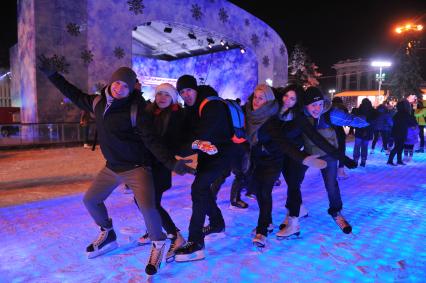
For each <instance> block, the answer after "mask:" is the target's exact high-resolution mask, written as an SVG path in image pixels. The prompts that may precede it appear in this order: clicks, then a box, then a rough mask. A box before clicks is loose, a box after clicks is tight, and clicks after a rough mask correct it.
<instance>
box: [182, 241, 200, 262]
mask: <svg viewBox="0 0 426 283" xmlns="http://www.w3.org/2000/svg"><path fill="white" fill-rule="evenodd" d="M205 257H206V256H205V254H204V244H200V243H195V242H187V243H186V244H185V245H183V246H182V247H181V248H179V249H177V250H176V252H175V261H176V262H185V261H194V260H200V259H204V258H205Z"/></svg>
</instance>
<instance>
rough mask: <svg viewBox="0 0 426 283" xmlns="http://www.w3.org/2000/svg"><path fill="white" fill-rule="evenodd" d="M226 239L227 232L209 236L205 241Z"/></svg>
mask: <svg viewBox="0 0 426 283" xmlns="http://www.w3.org/2000/svg"><path fill="white" fill-rule="evenodd" d="M225 237H226V234H225V231H223V232H219V233H213V234H209V235H207V236H205V237H204V239H205V240H208V241H214V240H219V239H223V238H225Z"/></svg>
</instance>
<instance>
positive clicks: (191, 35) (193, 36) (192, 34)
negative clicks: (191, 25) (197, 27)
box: [188, 31, 197, 39]
mask: <svg viewBox="0 0 426 283" xmlns="http://www.w3.org/2000/svg"><path fill="white" fill-rule="evenodd" d="M188 37H189V38H190V39H197V37H196V36H195V34H194V33H193V32H192V31H191V32H188Z"/></svg>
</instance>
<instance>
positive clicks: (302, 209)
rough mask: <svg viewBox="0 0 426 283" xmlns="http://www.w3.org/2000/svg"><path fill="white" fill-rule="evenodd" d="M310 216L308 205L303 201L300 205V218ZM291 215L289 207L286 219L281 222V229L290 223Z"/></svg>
mask: <svg viewBox="0 0 426 283" xmlns="http://www.w3.org/2000/svg"><path fill="white" fill-rule="evenodd" d="M308 216H309V212H308V210H307V209H306V207H305V206H304V205H303V203H302V204H301V205H300V209H299V219H300V218H306V217H308ZM289 217H290V215H289V211H288V209H287V214H286V215H285V218H284V221H283V222H282V223H281V224H280V226H279V227H278V228H279V229H280V230H282V229H284V228H285V226H287V225H288V218H289Z"/></svg>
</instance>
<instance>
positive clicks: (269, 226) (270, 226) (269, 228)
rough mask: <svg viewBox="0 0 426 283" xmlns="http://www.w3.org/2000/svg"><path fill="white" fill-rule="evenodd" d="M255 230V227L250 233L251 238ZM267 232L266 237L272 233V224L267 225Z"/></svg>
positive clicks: (254, 234)
mask: <svg viewBox="0 0 426 283" xmlns="http://www.w3.org/2000/svg"><path fill="white" fill-rule="evenodd" d="M256 229H257V227H256V228H254V229H253V230H252V231H251V235H252V236H256ZM267 231H268V235H269V234H271V233H272V232H274V224H272V223H270V224H269V225H268V228H267Z"/></svg>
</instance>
